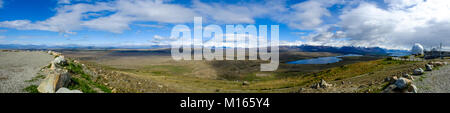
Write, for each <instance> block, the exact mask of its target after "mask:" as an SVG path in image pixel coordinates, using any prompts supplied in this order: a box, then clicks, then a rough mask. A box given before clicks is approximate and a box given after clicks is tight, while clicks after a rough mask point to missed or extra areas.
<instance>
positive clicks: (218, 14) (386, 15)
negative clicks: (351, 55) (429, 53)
mask: <svg viewBox="0 0 450 113" xmlns="http://www.w3.org/2000/svg"><path fill="white" fill-rule="evenodd" d="M448 4H450V3H449V2H448V1H446V0H436V1H432V2H430V1H422V0H375V1H371V0H303V1H302V0H275V1H273V0H272V1H262V0H246V1H244V0H227V1H220V0H211V1H207V0H193V1H189V0H0V44H39V45H67V44H77V45H95V46H121V45H155V44H166V43H164V42H166V40H169V38H168V37H170V36H169V35H170V30H171V29H172V27H173V26H174V25H177V24H186V25H188V26H190V27H191V28H192V23H193V17H194V16H200V17H203V25H209V24H217V25H220V26H222V27H224V26H225V25H227V24H233V25H234V24H243V25H249V24H253V25H279V26H280V40H281V41H282V44H285V45H301V44H309V45H329V46H365V47H371V46H376V47H384V48H395V49H408V48H409V46H410V45H412V44H414V43H422V44H423V45H425V48H427V47H432V46H433V45H435V44H436V43H440V42H444V43H445V44H446V43H449V42H448V41H447V39H448V37H447V36H449V35H450V34H449V33H446V32H445V30H446V29H447V28H450V17H449V16H446V15H445V12H447V11H449V8H448V7H445V6H446V5H448ZM433 7H434V8H433ZM430 12H431V13H430ZM434 12H439V13H434ZM424 13H428V16H426V15H424ZM447 15H448V12H447ZM411 16H412V17H423V18H422V19H414V18H411ZM405 26H406V27H405ZM424 38H434V39H436V40H437V41H430V40H425V39H424ZM405 40H406V41H405Z"/></svg>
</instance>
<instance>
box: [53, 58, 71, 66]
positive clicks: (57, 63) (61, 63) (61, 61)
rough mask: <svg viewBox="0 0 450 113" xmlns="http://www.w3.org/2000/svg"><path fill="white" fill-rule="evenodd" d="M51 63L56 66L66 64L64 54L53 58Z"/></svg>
mask: <svg viewBox="0 0 450 113" xmlns="http://www.w3.org/2000/svg"><path fill="white" fill-rule="evenodd" d="M52 63H53V64H56V65H58V66H65V65H67V60H66V59H64V56H58V57H56V58H55V60H53V61H52Z"/></svg>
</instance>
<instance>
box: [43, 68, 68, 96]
mask: <svg viewBox="0 0 450 113" xmlns="http://www.w3.org/2000/svg"><path fill="white" fill-rule="evenodd" d="M56 71H57V72H55V73H51V74H49V75H47V77H45V79H44V80H42V82H41V84H39V86H38V91H39V92H40V93H55V92H56V91H57V90H58V89H59V88H61V87H65V86H67V85H69V82H70V74H69V73H68V72H67V70H65V71H61V70H56Z"/></svg>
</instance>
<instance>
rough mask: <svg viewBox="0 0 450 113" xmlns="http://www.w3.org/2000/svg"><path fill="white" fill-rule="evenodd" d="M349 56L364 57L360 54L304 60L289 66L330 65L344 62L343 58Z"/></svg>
mask: <svg viewBox="0 0 450 113" xmlns="http://www.w3.org/2000/svg"><path fill="white" fill-rule="evenodd" d="M349 56H362V55H358V54H347V55H341V56H333V57H319V58H313V59H304V60H297V61H292V62H288V63H287V64H328V63H336V62H339V61H341V60H342V58H341V57H349Z"/></svg>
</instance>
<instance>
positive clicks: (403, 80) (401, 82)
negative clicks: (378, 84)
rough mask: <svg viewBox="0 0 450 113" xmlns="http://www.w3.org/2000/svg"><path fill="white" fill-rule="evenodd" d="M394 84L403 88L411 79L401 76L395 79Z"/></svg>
mask: <svg viewBox="0 0 450 113" xmlns="http://www.w3.org/2000/svg"><path fill="white" fill-rule="evenodd" d="M394 84H395V86H396V87H397V88H399V89H405V88H407V87H408V85H409V84H411V80H408V79H406V78H403V77H401V78H399V79H398V80H397V81H395V83H394Z"/></svg>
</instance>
